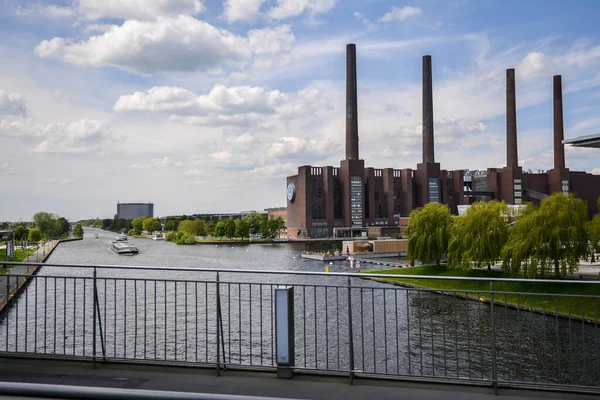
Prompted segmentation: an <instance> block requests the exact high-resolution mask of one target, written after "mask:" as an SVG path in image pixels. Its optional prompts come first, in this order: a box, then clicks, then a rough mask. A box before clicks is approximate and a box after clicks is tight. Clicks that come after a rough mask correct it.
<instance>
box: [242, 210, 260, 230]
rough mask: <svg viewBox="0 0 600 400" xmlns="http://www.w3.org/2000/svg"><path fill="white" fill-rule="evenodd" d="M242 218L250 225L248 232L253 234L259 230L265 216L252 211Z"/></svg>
mask: <svg viewBox="0 0 600 400" xmlns="http://www.w3.org/2000/svg"><path fill="white" fill-rule="evenodd" d="M244 220H245V221H246V222H247V223H248V226H249V227H250V233H251V234H253V235H254V234H255V233H258V232H260V230H261V228H262V224H263V221H264V220H265V216H264V215H262V214H259V213H257V212H256V211H252V212H251V213H250V214H248V215H246V216H245V217H244Z"/></svg>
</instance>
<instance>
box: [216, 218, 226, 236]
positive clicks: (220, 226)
mask: <svg viewBox="0 0 600 400" xmlns="http://www.w3.org/2000/svg"><path fill="white" fill-rule="evenodd" d="M215 236H217V237H223V236H225V221H224V220H223V221H219V222H218V223H217V225H216V226H215Z"/></svg>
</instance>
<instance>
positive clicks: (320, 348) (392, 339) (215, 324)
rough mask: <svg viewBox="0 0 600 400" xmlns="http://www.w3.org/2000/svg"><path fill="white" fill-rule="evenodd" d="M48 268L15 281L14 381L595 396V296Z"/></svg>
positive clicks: (251, 274)
mask: <svg viewBox="0 0 600 400" xmlns="http://www.w3.org/2000/svg"><path fill="white" fill-rule="evenodd" d="M9 264H12V263H9ZM31 264H32V265H36V263H31ZM39 265H43V266H44V268H42V269H40V270H39V272H38V273H37V274H36V275H33V276H24V275H22V276H21V275H19V274H15V275H14V276H19V277H21V278H23V279H27V280H28V283H27V285H26V289H25V290H24V291H21V293H20V294H14V295H13V297H11V298H9V299H7V300H8V301H9V302H10V306H9V307H8V308H6V309H5V310H4V311H3V314H2V315H1V316H0V317H1V318H0V358H2V362H1V363H0V364H1V367H0V376H2V377H4V380H5V381H6V380H9V381H17V382H28V383H32V382H37V383H53V384H56V383H61V384H66V385H71V384H73V383H76V382H75V381H76V380H77V379H81V384H82V385H87V386H93V387H98V386H105V387H117V388H122V389H123V388H124V389H126V388H132V389H159V388H160V389H163V390H175V391H193V392H203V390H202V389H203V388H210V391H211V392H212V393H228V394H236V393H237V394H240V393H245V394H253V395H255V396H267V395H268V396H275V397H294V398H298V397H300V398H302V397H305V398H328V399H335V398H342V397H345V398H358V397H361V398H364V397H366V396H368V395H369V393H371V395H372V396H376V397H378V398H392V396H395V397H394V398H398V395H399V394H400V393H402V394H403V395H405V396H406V397H407V398H414V397H415V396H419V397H424V398H431V399H434V398H440V399H441V398H447V396H448V394H449V393H455V394H454V395H455V396H456V397H464V398H473V399H479V398H481V399H484V398H490V397H488V396H491V395H493V393H495V392H499V393H500V394H511V395H514V396H517V397H515V398H521V397H519V396H525V397H522V398H542V397H543V398H552V396H556V395H557V394H560V393H559V392H561V391H567V392H569V393H571V394H569V397H570V398H576V397H572V396H575V395H574V394H572V393H579V394H585V393H594V394H598V393H600V342H599V339H598V332H599V331H598V315H597V313H595V310H596V308H595V307H596V305H597V302H598V296H589V295H588V296H583V295H575V294H574V295H564V294H552V293H507V292H503V291H501V290H498V289H497V288H498V287H501V285H502V284H503V283H504V282H506V281H508V280H506V279H490V278H469V280H471V281H473V283H474V284H475V283H481V282H485V285H484V287H485V289H483V290H482V289H481V288H479V289H478V290H460V291H457V290H451V289H448V290H445V289H440V290H428V289H422V288H417V287H409V286H396V285H391V284H387V283H380V282H377V281H374V280H373V279H378V278H381V275H378V274H368V273H360V274H353V273H317V272H303V271H257V270H233V269H220V270H215V269H207V268H172V267H139V266H135V267H134V266H130V267H123V266H111V265H64V264H52V263H46V264H39ZM389 277H395V278H399V279H400V278H402V279H410V280H411V282H415V281H417V282H418V281H419V280H422V279H440V280H449V281H452V280H456V279H465V278H454V277H435V278H434V277H429V276H410V275H390V276H389ZM512 281H517V282H519V281H527V282H530V281H529V280H512ZM538 281H539V282H552V283H554V284H558V285H560V284H561V282H562V281H555V280H548V281H544V280H538ZM574 282H578V283H586V284H590V285H598V284H600V281H574ZM571 283H572V282H571ZM283 288H287V290H288V293H290V294H289V296H290V297H289V299H288V301H289V302H288V301H286V302H285V303H281V301H280V300H278V299H276V297H277V296H276V295H277V293H282V292H281V290H282V289H283ZM507 298H508V299H509V300H510V299H512V301H507ZM282 301H283V300H282ZM564 301H568V302H569V305H570V308H569V313H568V314H563V313H562V312H559V309H558V305H559V304H562V303H563V302H564ZM282 304H284V305H283V306H282ZM555 307H556V308H555ZM590 313H591V314H590ZM282 321H284V323H281V322H282ZM286 321H287V322H286ZM285 349H288V350H289V353H287V354H289V355H290V357H289V358H287V359H286V358H282V354H285ZM41 359H43V360H44V361H43V362H42V361H40V360H41ZM257 374H258V375H257ZM275 374H277V375H279V376H287V377H290V376H293V379H291V380H288V379H279V380H277V379H274V377H275ZM215 376H219V379H216V380H215V379H214V377H215ZM166 377H169V378H166ZM194 382H196V383H194ZM236 382H237V383H236ZM409 382H410V383H409ZM415 382H420V383H419V384H416V383H415ZM423 382H427V383H428V384H430V385H431V386H426V385H423ZM457 385H458V386H457ZM32 387H33V386H32ZM246 387H247V388H249V389H248V391H244V390H245V389H244V388H246ZM391 388H393V389H391ZM532 388H533V389H536V390H537V391H535V392H527V393H525V392H521V391H517V392H515V391H514V390H522V389H532ZM30 389H31V388H30ZM23 390H25V389H23ZM31 390H33V389H31ZM90 390H92V389H90ZM207 390H208V389H207ZM292 390H293V391H292ZM540 390H541V391H548V392H543V393H540V392H539V391H540ZM1 393H8V392H3V391H2V387H1V385H0V394H1ZM31 393H36V392H35V391H33V392H31ZM118 393H120V395H121V396H125V394H126V393H125V391H121V392H118ZM105 395H106V393H105ZM131 395H132V396H134V397H135V396H136V395H135V394H134V393H133V392H132V393H131ZM65 396H66V395H65ZM436 396H437V397H436ZM536 396H537V397H536ZM102 398H107V397H102ZM108 398H110V397H108ZM123 398H126V397H123ZM135 398H140V397H135ZM161 398H167V397H161ZM169 398H174V397H169ZM182 398H183V397H182ZM189 398H192V397H189ZM581 398H585V396H583V395H582V396H581Z"/></svg>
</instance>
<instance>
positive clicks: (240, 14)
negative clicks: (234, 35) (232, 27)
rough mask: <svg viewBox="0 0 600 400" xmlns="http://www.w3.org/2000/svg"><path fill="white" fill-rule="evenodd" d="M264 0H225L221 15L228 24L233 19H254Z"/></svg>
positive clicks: (257, 15) (258, 13) (233, 20)
mask: <svg viewBox="0 0 600 400" xmlns="http://www.w3.org/2000/svg"><path fill="white" fill-rule="evenodd" d="M264 2H265V0H225V4H224V7H225V10H224V11H223V16H224V17H225V19H226V20H227V22H229V23H230V24H231V23H233V22H235V21H255V20H256V19H257V18H258V17H259V15H260V7H261V6H262V5H263V3H264Z"/></svg>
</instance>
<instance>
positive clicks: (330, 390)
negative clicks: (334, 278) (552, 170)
mask: <svg viewBox="0 0 600 400" xmlns="http://www.w3.org/2000/svg"><path fill="white" fill-rule="evenodd" d="M0 381H4V382H29V383H41V384H54V385H75V386H90V387H105V388H120V389H122V390H123V391H126V390H127V389H142V390H160V391H163V390H164V391H175V392H189V393H212V394H228V395H246V396H265V397H278V398H294V399H315V400H321V399H322V400H338V399H339V400H350V399H366V398H371V399H378V400H386V399H419V400H446V399H468V400H491V399H499V398H500V399H511V400H518V399H529V400H534V399H535V400H537V399H540V400H541V399H544V400H550V399H565V398H568V399H574V400H584V399H586V400H587V399H597V398H598V397H597V395H596V396H593V395H576V394H572V393H561V392H559V391H556V390H555V391H548V392H540V391H527V390H514V389H500V391H499V395H495V394H494V393H493V390H492V389H491V388H489V387H477V386H462V385H448V384H437V383H410V382H398V381H381V380H371V379H357V380H355V384H354V385H350V384H348V378H347V377H344V378H339V377H325V376H312V375H298V374H297V375H296V376H295V377H294V378H293V379H277V378H276V375H275V373H271V372H246V371H225V372H223V373H222V376H220V377H217V376H216V371H215V370H214V369H200V368H189V367H188V368H185V367H163V366H141V365H133V364H107V365H102V364H99V367H98V369H92V366H91V363H90V362H78V361H52V360H32V359H12V358H0ZM0 398H2V396H0Z"/></svg>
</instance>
